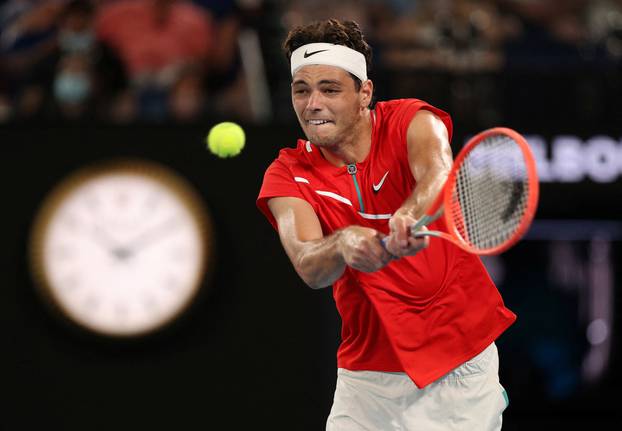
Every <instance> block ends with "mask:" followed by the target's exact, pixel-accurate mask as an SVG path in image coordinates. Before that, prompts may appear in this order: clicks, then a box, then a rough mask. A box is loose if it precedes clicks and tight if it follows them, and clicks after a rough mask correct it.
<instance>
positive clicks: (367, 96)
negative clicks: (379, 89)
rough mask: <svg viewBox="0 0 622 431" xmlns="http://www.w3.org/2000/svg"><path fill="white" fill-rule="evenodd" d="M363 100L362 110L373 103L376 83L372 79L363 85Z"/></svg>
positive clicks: (361, 97)
mask: <svg viewBox="0 0 622 431" xmlns="http://www.w3.org/2000/svg"><path fill="white" fill-rule="evenodd" d="M359 94H360V99H361V109H366V108H368V107H369V105H370V103H371V98H372V96H373V94H374V83H373V82H372V81H371V79H368V80H367V81H365V82H363V83H361V91H360V92H359Z"/></svg>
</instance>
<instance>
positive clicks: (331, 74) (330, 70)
mask: <svg viewBox="0 0 622 431" xmlns="http://www.w3.org/2000/svg"><path fill="white" fill-rule="evenodd" d="M348 79H352V78H351V77H350V74H349V73H348V72H347V71H345V70H344V69H342V68H340V67H337V66H327V65H324V64H310V65H307V66H303V67H301V68H300V69H298V70H297V71H296V73H294V76H292V83H294V84H296V83H299V82H305V83H307V84H315V83H318V82H320V81H326V80H329V81H338V82H347V80H348Z"/></svg>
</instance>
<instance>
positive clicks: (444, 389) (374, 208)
mask: <svg viewBox="0 0 622 431" xmlns="http://www.w3.org/2000/svg"><path fill="white" fill-rule="evenodd" d="M284 50H285V53H286V55H287V58H288V59H289V61H290V65H291V73H292V84H291V91H292V103H293V107H294V110H295V111H296V115H297V117H298V120H299V122H300V125H301V126H302V129H303V131H304V133H305V135H306V137H307V139H300V140H298V142H297V145H296V147H295V148H285V149H282V150H281V151H280V153H279V156H278V158H277V159H276V160H275V161H274V162H273V163H272V164H271V165H270V167H269V168H268V169H267V171H266V173H265V177H264V182H263V185H262V188H261V191H260V193H259V197H258V200H257V205H258V207H259V208H260V210H261V211H262V212H263V213H264V214H265V215H266V217H267V218H268V220H269V221H270V223H271V224H272V225H273V226H274V227H275V228H276V229H277V230H278V233H279V236H280V239H281V242H282V244H283V247H284V249H285V251H286V253H287V255H288V256H289V258H290V260H291V262H292V264H293V266H294V268H295V269H296V271H297V273H298V274H299V275H300V277H301V278H302V279H303V280H304V281H305V282H306V283H307V284H308V285H309V286H310V287H312V288H314V289H319V288H323V287H327V286H330V285H332V286H333V295H334V298H335V303H336V305H337V309H338V311H339V314H340V315H341V319H342V331H341V337H342V341H341V345H340V346H339V350H338V353H337V365H338V375H337V385H336V391H335V396H334V402H333V406H332V409H331V413H330V415H329V417H328V421H327V425H326V428H327V430H331V431H332V430H374V431H375V430H425V431H434V430H461V431H464V430H477V431H484V430H498V429H500V428H501V423H502V412H503V411H504V409H505V408H506V407H507V396H506V394H505V390H504V389H503V387H502V386H501V385H500V383H499V377H498V353H497V349H496V346H495V344H494V341H495V339H496V338H497V337H499V335H500V334H501V333H503V332H504V331H505V330H506V328H508V326H510V325H511V324H512V323H513V322H514V320H515V319H516V316H515V315H514V314H513V313H512V312H511V311H509V310H508V309H507V308H506V307H505V306H504V304H503V300H502V298H501V296H500V294H499V292H498V290H497V288H496V287H495V285H494V284H493V282H492V281H491V279H490V277H489V276H488V274H487V272H486V270H485V268H484V267H483V265H482V263H481V261H480V260H479V258H478V257H477V256H475V255H471V254H468V253H467V252H465V251H462V250H461V249H459V248H458V247H456V246H455V245H453V244H452V243H450V242H449V241H444V240H439V239H432V240H430V239H427V238H426V239H423V238H419V239H415V238H412V237H411V236H410V235H409V226H410V225H412V224H413V223H415V222H416V221H417V219H418V218H419V217H421V216H422V215H423V213H424V210H425V209H426V207H427V206H428V205H429V204H430V203H431V202H432V201H433V200H434V198H435V197H436V196H437V194H438V193H439V192H440V191H441V189H442V186H443V183H444V181H445V179H446V177H447V175H448V172H449V170H450V167H451V164H452V156H451V149H450V145H449V142H450V140H451V134H452V123H451V119H450V117H449V115H447V114H446V113H445V112H443V111H441V110H440V109H438V108H435V107H433V106H431V105H429V104H427V103H426V102H424V101H421V100H418V99H400V100H391V101H386V102H378V103H376V104H375V107H374V108H373V109H370V105H371V101H372V95H373V90H374V86H373V83H372V81H371V80H369V79H368V76H367V74H368V71H369V68H370V63H371V54H372V53H371V48H370V47H369V45H368V44H367V43H366V42H365V39H364V36H363V34H362V32H361V30H360V28H359V27H358V25H357V24H356V23H355V22H351V21H339V20H334V19H331V20H327V21H321V22H316V23H312V24H310V25H306V26H302V27H299V28H296V29H294V30H292V31H291V32H290V33H289V35H288V36H287V39H286V41H285V43H284ZM430 229H434V230H446V226H445V224H444V221H443V219H442V218H441V219H439V220H438V221H436V222H434V223H432V224H431V225H430ZM385 236H388V238H387V243H386V248H385V247H384V246H383V244H382V242H381V239H382V238H384V237H385Z"/></svg>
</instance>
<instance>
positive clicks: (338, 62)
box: [290, 43, 367, 82]
mask: <svg viewBox="0 0 622 431" xmlns="http://www.w3.org/2000/svg"><path fill="white" fill-rule="evenodd" d="M290 62H291V70H292V76H294V74H295V73H296V72H297V71H298V69H300V68H301V67H303V66H308V65H310V64H324V65H326V66H335V67H340V68H342V69H344V70H345V71H347V72H350V73H351V74H353V75H354V76H356V77H357V78H358V79H360V80H361V82H365V81H367V63H366V61H365V56H364V55H363V54H361V53H360V52H358V51H355V50H353V49H351V48H348V47H347V46H343V45H334V44H332V43H309V44H307V45H303V46H301V47H300V48H297V49H296V50H295V51H294V52H292V56H291V59H290Z"/></svg>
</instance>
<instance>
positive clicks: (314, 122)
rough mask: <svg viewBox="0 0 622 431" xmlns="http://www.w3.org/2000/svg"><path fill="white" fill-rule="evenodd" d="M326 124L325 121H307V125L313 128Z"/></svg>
mask: <svg viewBox="0 0 622 431" xmlns="http://www.w3.org/2000/svg"><path fill="white" fill-rule="evenodd" d="M326 123H328V121H327V120H309V124H313V125H314V126H319V125H320V124H326Z"/></svg>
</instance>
